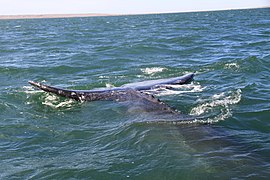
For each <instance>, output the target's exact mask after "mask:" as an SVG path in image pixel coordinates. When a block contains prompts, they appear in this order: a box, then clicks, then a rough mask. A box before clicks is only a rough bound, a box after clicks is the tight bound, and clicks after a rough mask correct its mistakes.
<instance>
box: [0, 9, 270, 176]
mask: <svg viewBox="0 0 270 180" xmlns="http://www.w3.org/2000/svg"><path fill="white" fill-rule="evenodd" d="M0 31H1V33H0V61H1V64H0V80H1V81H0V83H1V86H0V93H1V94H0V162H1V163H0V179H149V178H152V179H213V178H219V179H268V178H269V176H270V173H269V172H270V136H269V133H270V119H269V118H270V101H269V99H270V83H269V79H270V10H269V8H268V9H255V10H235V11H219V12H200V13H179V14H163V15H139V16H119V17H89V18H67V19H28V20H1V21H0ZM189 72H195V73H196V76H195V78H194V81H193V82H192V83H190V84H188V85H183V86H177V87H174V88H173V89H160V90H158V91H157V92H155V96H156V97H158V98H159V99H160V100H162V101H163V102H165V103H167V104H169V105H170V106H172V107H174V108H176V109H178V110H179V111H181V112H182V113H183V114H189V115H196V116H197V115H198V116H201V117H205V118H204V119H202V120H200V121H198V122H194V123H192V124H189V125H183V124H179V123H177V119H175V120H174V119H170V117H169V116H168V117H166V116H162V114H161V115H157V114H153V113H151V112H145V111H143V108H141V109H136V108H135V109H134V108H132V103H131V104H129V105H128V106H127V104H123V103H117V102H87V103H80V102H75V101H72V100H68V99H64V98H59V97H56V96H54V95H50V94H47V93H44V92H42V91H40V90H37V89H35V88H33V87H31V86H30V85H29V84H28V83H27V81H28V80H35V81H39V82H44V83H46V84H50V85H54V86H57V87H64V88H69V89H92V88H96V87H113V86H120V85H123V84H125V83H131V82H139V81H143V80H150V79H159V78H169V77H176V76H180V75H183V74H185V73H189ZM164 119H166V120H169V121H170V122H167V123H166V122H161V120H164Z"/></svg>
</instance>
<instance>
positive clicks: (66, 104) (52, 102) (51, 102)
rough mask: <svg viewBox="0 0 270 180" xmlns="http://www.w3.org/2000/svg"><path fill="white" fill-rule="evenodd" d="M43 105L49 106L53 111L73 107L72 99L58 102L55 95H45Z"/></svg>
mask: <svg viewBox="0 0 270 180" xmlns="http://www.w3.org/2000/svg"><path fill="white" fill-rule="evenodd" d="M42 104H43V105H46V106H50V107H52V108H54V109H58V108H71V107H72V106H73V105H74V101H73V100H72V99H66V100H64V101H60V98H59V97H58V96H55V95H51V94H46V97H45V99H44V102H42Z"/></svg>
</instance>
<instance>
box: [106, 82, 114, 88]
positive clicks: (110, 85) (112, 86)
mask: <svg viewBox="0 0 270 180" xmlns="http://www.w3.org/2000/svg"><path fill="white" fill-rule="evenodd" d="M114 87H115V86H114V85H112V84H110V83H106V88H114Z"/></svg>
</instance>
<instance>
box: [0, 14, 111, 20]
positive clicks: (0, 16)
mask: <svg viewBox="0 0 270 180" xmlns="http://www.w3.org/2000/svg"><path fill="white" fill-rule="evenodd" d="M96 16H116V15H114V14H92V13H89V14H38V15H0V19H47V18H50V19H53V18H77V17H96Z"/></svg>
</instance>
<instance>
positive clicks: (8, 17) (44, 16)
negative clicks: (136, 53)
mask: <svg viewBox="0 0 270 180" xmlns="http://www.w3.org/2000/svg"><path fill="white" fill-rule="evenodd" d="M267 8H270V7H257V8H243V9H221V10H198V11H183V12H160V13H155V12H153V13H144V14H143V13H142V14H102V13H87V14H36V15H35V14H33V15H30V14H29V15H0V20H11V19H48V18H50V19H53V18H79V17H99V16H132V15H147V14H174V13H188V12H213V11H229V10H248V9H267Z"/></svg>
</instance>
